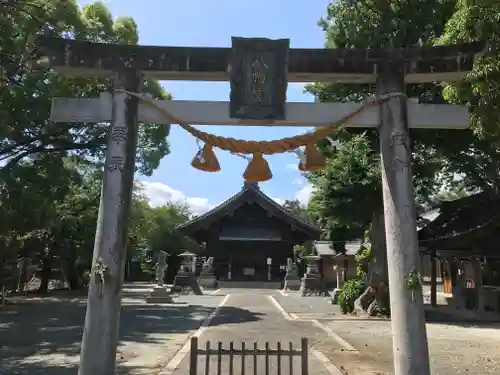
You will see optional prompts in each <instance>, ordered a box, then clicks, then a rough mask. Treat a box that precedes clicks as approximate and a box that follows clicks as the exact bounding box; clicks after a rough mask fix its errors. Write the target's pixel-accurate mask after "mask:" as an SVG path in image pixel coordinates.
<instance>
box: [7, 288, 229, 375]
mask: <svg viewBox="0 0 500 375" xmlns="http://www.w3.org/2000/svg"><path fill="white" fill-rule="evenodd" d="M150 287H151V286H150V285H147V284H142V285H141V284H139V285H127V286H126V287H125V289H124V298H123V308H122V313H121V319H120V320H121V322H120V343H119V347H118V355H117V374H133V375H141V374H144V375H145V374H155V373H159V372H160V370H161V369H162V368H163V367H164V366H165V365H166V363H167V362H168V361H170V360H171V359H172V358H173V356H174V355H175V353H176V352H177V351H178V349H179V348H180V347H182V346H183V345H184V343H185V342H186V341H187V340H188V338H189V336H190V335H192V334H193V333H194V332H195V331H196V330H197V329H198V328H199V327H200V325H201V324H202V322H203V321H204V320H205V319H206V318H207V317H208V315H209V314H210V313H211V312H212V311H214V309H215V307H216V306H218V305H219V304H220V303H221V301H222V299H223V297H222V296H211V295H204V296H191V295H187V296H181V297H178V298H176V299H175V300H176V302H177V304H176V305H170V306H166V305H147V304H146V303H145V302H144V298H145V296H146V294H147V291H148V289H149V288H150ZM84 316H85V297H74V298H63V297H61V298H28V299H27V300H24V303H20V304H19V305H11V306H8V308H7V309H5V310H0V375H11V374H23V375H24V374H30V375H46V374H47V375H49V374H50V375H67V374H68V375H69V374H75V373H76V368H77V364H78V360H79V353H80V341H81V335H82V329H83V322H84Z"/></svg>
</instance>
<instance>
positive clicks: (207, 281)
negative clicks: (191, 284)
mask: <svg viewBox="0 0 500 375" xmlns="http://www.w3.org/2000/svg"><path fill="white" fill-rule="evenodd" d="M198 285H199V286H200V287H202V288H205V289H216V288H217V277H216V276H215V271H214V269H213V268H212V267H208V266H207V267H205V266H204V267H203V268H202V269H201V273H200V277H199V278H198Z"/></svg>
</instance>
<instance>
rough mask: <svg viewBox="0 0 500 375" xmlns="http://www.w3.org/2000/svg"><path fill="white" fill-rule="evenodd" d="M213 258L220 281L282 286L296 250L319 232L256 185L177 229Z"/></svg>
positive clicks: (315, 237)
mask: <svg viewBox="0 0 500 375" xmlns="http://www.w3.org/2000/svg"><path fill="white" fill-rule="evenodd" d="M177 229H178V230H180V231H181V232H182V233H185V234H186V235H188V236H190V237H191V238H193V239H194V240H195V241H197V242H198V243H205V255H206V256H208V257H213V258H214V262H213V266H214V270H215V274H216V276H217V279H218V280H219V281H223V282H226V283H228V284H229V283H230V282H234V283H238V282H275V283H277V282H279V283H281V281H282V280H283V277H284V275H285V266H286V264H287V260H288V259H293V247H294V246H295V245H298V244H303V243H304V242H307V241H311V240H317V239H319V236H320V233H321V231H320V229H319V228H318V227H316V226H315V225H313V224H310V223H308V222H307V221H305V220H304V219H302V218H300V217H298V216H297V215H294V214H293V213H291V212H290V211H289V210H287V209H285V208H284V207H283V206H281V205H280V204H278V203H277V202H275V201H274V200H273V199H271V198H270V197H269V196H267V195H266V194H264V193H263V192H262V191H261V190H260V188H259V186H258V184H257V183H248V182H246V183H245V184H244V186H243V187H242V189H241V191H240V192H239V193H237V194H235V195H233V196H232V197H230V198H229V199H228V200H226V201H225V202H223V203H221V204H220V205H218V206H217V207H215V208H213V209H212V210H210V211H208V212H206V213H205V214H203V215H200V216H197V217H195V218H194V219H192V220H190V221H188V222H186V223H184V224H181V225H180V226H178V227H177Z"/></svg>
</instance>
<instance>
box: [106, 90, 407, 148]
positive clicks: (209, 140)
mask: <svg viewBox="0 0 500 375" xmlns="http://www.w3.org/2000/svg"><path fill="white" fill-rule="evenodd" d="M116 91H121V92H124V93H126V94H128V95H130V96H134V97H136V98H139V99H140V100H141V101H142V102H143V103H144V104H146V105H148V106H150V107H153V108H155V109H156V110H157V111H158V112H160V113H162V114H163V115H165V117H166V118H167V119H168V121H170V122H171V123H173V124H179V125H180V126H181V127H182V128H183V129H184V130H186V131H187V132H189V133H190V134H191V135H193V136H194V137H195V138H197V139H199V140H200V141H202V142H204V143H206V144H209V145H212V146H215V147H217V148H220V149H221V150H226V151H230V152H231V153H233V154H264V155H273V154H279V153H283V152H288V151H293V150H296V149H298V148H299V147H302V146H306V145H308V144H315V143H317V142H318V141H319V140H321V139H323V138H326V137H327V136H328V135H330V134H331V133H333V132H334V131H335V130H338V129H340V127H341V126H342V125H344V124H345V123H347V122H348V121H349V120H351V119H352V118H354V117H355V116H357V115H358V114H359V113H361V112H362V111H363V110H364V109H365V108H367V107H370V106H372V105H377V104H380V103H382V102H384V101H386V100H388V99H390V98H393V97H400V96H406V95H405V94H404V93H400V92H395V93H389V94H384V95H381V96H379V97H377V98H375V99H371V100H368V101H366V102H364V103H363V104H361V105H360V107H359V108H358V109H356V110H355V111H353V112H351V113H349V114H348V115H345V116H344V117H342V118H340V119H338V120H336V121H334V122H332V123H331V124H329V125H326V126H323V127H321V128H318V129H315V130H314V131H311V132H309V133H305V134H300V135H296V136H294V137H287V138H281V139H276V140H273V141H246V140H242V139H234V138H226V137H221V136H217V135H215V134H211V133H207V132H204V131H201V130H198V129H196V128H195V127H193V126H191V125H190V124H187V123H185V122H183V121H182V120H181V119H178V118H176V117H175V116H174V115H172V114H171V113H170V112H168V111H167V110H166V109H164V108H162V107H160V106H159V105H158V104H157V103H156V101H155V100H154V99H151V98H148V97H146V96H144V95H141V94H138V93H135V92H131V91H127V90H123V89H117V90H116Z"/></svg>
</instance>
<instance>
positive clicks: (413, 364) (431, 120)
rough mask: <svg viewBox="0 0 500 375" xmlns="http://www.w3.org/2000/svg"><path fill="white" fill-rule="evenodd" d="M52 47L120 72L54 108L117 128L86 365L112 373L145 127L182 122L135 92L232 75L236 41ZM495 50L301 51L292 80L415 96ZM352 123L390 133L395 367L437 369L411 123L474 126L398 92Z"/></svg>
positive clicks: (214, 112) (193, 114) (220, 107)
mask: <svg viewBox="0 0 500 375" xmlns="http://www.w3.org/2000/svg"><path fill="white" fill-rule="evenodd" d="M41 43H42V46H43V47H44V49H45V51H46V54H47V55H48V57H49V59H50V61H51V64H52V66H53V67H54V68H55V69H56V70H58V71H60V72H62V73H65V74H71V75H78V74H79V75H92V76H98V75H99V76H102V75H112V74H113V75H115V89H116V90H115V92H114V93H113V94H107V93H103V94H102V95H101V97H100V98H96V99H93V98H91V99H71V98H55V99H54V100H53V107H52V113H51V118H52V120H53V121H58V122H110V123H111V126H110V131H109V133H110V136H109V141H108V150H107V155H106V163H105V166H106V167H105V172H104V180H103V189H102V194H101V204H100V209H99V218H98V223H97V231H96V240H95V248H94V259H93V267H94V268H96V269H98V270H101V271H102V270H104V272H101V273H102V274H104V277H103V279H104V280H98V278H95V277H94V278H93V280H94V281H92V283H91V285H90V289H89V296H88V304H87V313H86V318H85V328H84V334H83V341H82V352H81V363H80V369H79V374H81V375H109V374H111V373H113V372H114V368H115V357H116V343H117V338H118V325H119V317H120V305H121V288H122V283H123V269H124V260H125V259H124V258H125V241H126V229H127V217H128V213H129V209H130V202H131V194H132V185H133V176H134V161H135V150H136V143H137V123H138V122H141V123H156V124H164V123H171V122H172V119H171V118H170V119H166V117H165V116H164V115H163V114H161V113H160V112H159V111H157V110H155V109H154V108H150V107H149V106H144V105H142V104H139V101H140V100H139V98H137V97H136V96H130V95H129V94H127V92H135V93H137V92H140V88H141V78H142V76H146V77H148V78H155V79H159V80H191V81H196V80H203V81H228V80H229V77H230V73H229V72H228V67H229V66H230V64H229V62H230V61H231V58H233V57H234V54H233V51H231V49H230V48H198V47H187V48H186V47H182V48H179V47H156V46H131V45H113V44H100V43H91V42H78V41H73V40H67V39H59V38H43V39H42V41H41ZM483 50H484V44H482V43H470V44H460V45H450V46H439V47H425V48H408V49H403V50H380V51H377V50H370V51H365V50H344V49H290V50H289V52H288V51H287V52H288V53H287V56H288V61H287V62H288V72H287V73H288V81H290V82H324V83H366V84H371V83H376V85H377V94H378V95H383V94H388V93H389V94H390V93H404V92H405V83H425V82H438V81H448V82H450V81H457V80H460V79H462V78H463V77H464V76H465V75H466V74H467V73H468V72H469V71H470V70H472V66H473V63H474V60H475V57H476V56H477V55H478V54H480V53H481V52H482V51H483ZM285 84H286V82H285ZM285 87H286V85H285ZM156 104H157V105H158V106H160V107H162V108H164V109H166V110H167V112H169V113H170V114H172V115H174V116H173V117H174V118H177V119H180V121H183V122H186V123H192V124H197V125H208V124H217V125H272V126H280V125H281V126H287V125H291V126H295V125H296V126H324V125H326V124H328V123H331V122H332V120H335V118H341V117H343V116H344V115H347V114H348V113H352V112H353V111H355V110H356V109H358V108H359V105H358V104H352V103H324V104H323V103H287V104H286V106H285V105H284V103H283V105H284V108H282V109H283V110H281V114H280V113H279V112H280V111H277V113H276V116H275V117H274V118H272V116H270V117H267V118H261V119H260V120H259V119H257V120H256V119H255V117H254V118H251V119H249V118H248V117H247V118H246V119H245V118H243V119H242V118H239V119H236V118H232V117H231V116H230V113H231V114H234V113H235V112H234V111H233V108H232V104H233V103H228V102H206V101H205V102H198V101H175V100H173V101H157V102H156ZM346 126H350V127H362V128H370V127H371V128H373V127H377V128H379V132H380V144H381V156H382V184H383V201H384V212H385V226H386V237H387V252H388V266H389V267H388V268H389V290H390V296H391V312H392V328H393V346H394V365H395V374H397V375H403V374H404V375H407V374H418V375H426V374H430V370H429V357H428V346H427V337H426V330H425V320H424V311H423V301H422V295H421V293H420V292H418V293H416V296H415V291H414V290H410V289H409V288H408V285H407V283H408V278H409V277H411V276H415V275H412V273H413V272H414V271H415V270H418V268H419V263H420V261H419V249H418V240H417V232H416V223H415V213H414V202H413V199H414V198H413V186H412V172H411V153H410V147H409V133H408V128H409V127H410V128H430V129H444V128H447V129H452V128H457V129H463V128H467V126H468V114H467V109H466V108H465V107H461V106H454V105H427V104H415V103H413V102H407V100H406V98H405V97H404V96H402V95H395V96H393V97H389V98H388V99H387V100H385V101H384V102H382V103H380V106H378V108H375V107H371V108H368V109H366V110H365V111H363V112H362V113H361V114H360V115H358V116H356V117H354V118H352V119H351V120H350V121H349V122H348V123H347V124H346ZM99 281H100V282H101V284H99ZM415 297H417V298H415Z"/></svg>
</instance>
